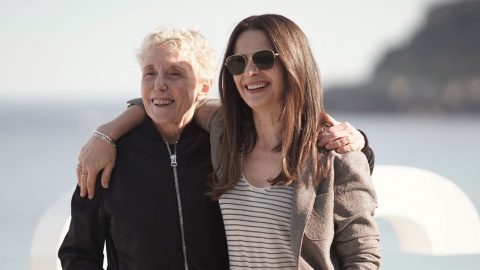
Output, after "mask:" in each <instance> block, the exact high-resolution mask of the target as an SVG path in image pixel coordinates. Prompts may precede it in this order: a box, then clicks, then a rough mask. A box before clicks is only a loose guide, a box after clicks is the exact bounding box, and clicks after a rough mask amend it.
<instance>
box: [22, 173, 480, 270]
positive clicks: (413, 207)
mask: <svg viewBox="0 0 480 270" xmlns="http://www.w3.org/2000/svg"><path fill="white" fill-rule="evenodd" d="M372 178H373V183H374V186H375V189H376V190H377V194H378V201H379V208H378V209H377V211H376V217H378V218H382V219H385V220H386V221H388V222H389V223H390V224H391V226H392V227H393V228H394V230H395V232H396V233H397V235H398V239H399V243H400V248H401V250H402V252H406V253H417V254H426V255H461V254H480V217H479V215H478V212H477V210H476V209H475V206H474V205H473V203H472V201H471V200H470V199H469V198H468V196H467V195H466V194H465V193H464V192H463V191H462V190H461V189H460V188H459V187H458V186H456V185H455V184H454V183H453V182H451V181H450V180H448V179H446V178H445V177H442V176H440V175H438V174H435V173H433V172H430V171H426V170H422V169H417V168H412V167H403V166H385V165H377V166H375V171H374V173H373V176H372ZM72 193H73V191H72V192H66V193H65V194H64V195H63V196H62V197H60V198H59V199H58V200H57V201H56V202H55V203H54V204H52V205H51V206H50V208H49V209H48V210H47V211H46V212H45V214H44V215H43V216H42V218H41V219H40V221H39V223H38V225H37V228H36V231H35V234H34V237H33V242H32V247H31V255H30V265H31V270H52V269H58V270H60V269H61V266H60V262H59V260H58V258H57V252H58V248H59V246H60V244H61V242H62V241H63V238H64V236H65V234H66V232H67V230H68V226H69V223H70V200H71V196H72ZM105 261H106V260H105ZM105 266H106V262H105Z"/></svg>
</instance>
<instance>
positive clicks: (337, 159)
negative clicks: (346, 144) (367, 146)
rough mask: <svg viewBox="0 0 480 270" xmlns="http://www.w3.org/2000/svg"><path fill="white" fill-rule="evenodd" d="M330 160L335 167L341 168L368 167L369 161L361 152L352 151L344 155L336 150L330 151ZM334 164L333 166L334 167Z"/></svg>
mask: <svg viewBox="0 0 480 270" xmlns="http://www.w3.org/2000/svg"><path fill="white" fill-rule="evenodd" d="M329 155H330V160H331V162H333V164H335V166H340V168H341V167H357V166H367V167H368V161H367V158H366V157H365V155H364V154H363V153H362V152H361V151H351V152H347V153H344V154H340V153H337V151H335V150H331V151H329ZM333 164H332V165H333Z"/></svg>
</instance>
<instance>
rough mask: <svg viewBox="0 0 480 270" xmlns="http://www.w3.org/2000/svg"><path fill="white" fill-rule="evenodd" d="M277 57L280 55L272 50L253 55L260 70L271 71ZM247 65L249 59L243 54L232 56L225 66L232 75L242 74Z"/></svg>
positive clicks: (253, 60)
mask: <svg viewBox="0 0 480 270" xmlns="http://www.w3.org/2000/svg"><path fill="white" fill-rule="evenodd" d="M275 56H278V53H274V52H273V51H272V50H260V51H256V52H254V53H253V54H252V62H253V64H254V65H255V66H256V67H257V68H258V69H260V70H266V69H270V68H272V67H273V64H274V62H275ZM247 63H248V59H247V58H246V57H245V56H243V55H241V54H235V55H230V56H229V57H227V60H225V66H227V69H228V71H229V72H230V74H232V75H240V74H242V73H243V72H244V71H245V67H246V66H247Z"/></svg>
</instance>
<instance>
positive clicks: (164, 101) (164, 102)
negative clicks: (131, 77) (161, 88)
mask: <svg viewBox="0 0 480 270" xmlns="http://www.w3.org/2000/svg"><path fill="white" fill-rule="evenodd" d="M152 102H153V105H156V106H166V105H170V104H172V103H174V102H175V100H171V99H152Z"/></svg>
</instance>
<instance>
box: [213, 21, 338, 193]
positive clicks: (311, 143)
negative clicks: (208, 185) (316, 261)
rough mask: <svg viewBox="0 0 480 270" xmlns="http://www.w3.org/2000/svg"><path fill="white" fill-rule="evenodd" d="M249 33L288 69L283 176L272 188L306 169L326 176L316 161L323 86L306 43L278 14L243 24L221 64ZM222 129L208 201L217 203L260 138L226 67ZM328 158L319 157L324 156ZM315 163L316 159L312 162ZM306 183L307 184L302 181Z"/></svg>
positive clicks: (222, 71)
mask: <svg viewBox="0 0 480 270" xmlns="http://www.w3.org/2000/svg"><path fill="white" fill-rule="evenodd" d="M247 30H261V31H263V32H264V33H265V34H266V35H267V37H268V38H269V40H270V42H271V43H272V44H273V46H274V50H275V52H276V53H278V54H279V60H280V61H281V64H282V66H283V68H284V69H285V74H286V78H285V89H284V91H283V94H282V97H281V104H280V106H282V108H283V109H282V112H281V116H280V119H281V121H282V122H283V138H282V140H281V141H280V142H279V144H278V145H277V146H276V147H275V148H274V149H273V150H275V151H282V156H283V159H282V171H281V173H280V174H279V175H278V176H277V177H276V178H274V179H271V180H270V183H271V184H272V185H289V184H290V183H292V182H293V181H295V180H296V179H298V178H300V173H301V170H302V168H305V167H306V166H307V164H310V165H311V166H312V168H313V174H314V179H317V177H316V176H317V174H318V173H319V172H320V171H322V170H326V168H325V166H324V164H322V162H318V160H320V159H319V158H318V154H319V153H318V150H317V146H316V139H317V135H318V134H319V132H320V131H321V130H322V128H324V127H325V126H327V125H328V126H329V125H330V123H327V122H326V118H325V111H324V108H323V94H322V91H323V90H322V84H321V81H320V74H319V71H318V67H317V64H316V62H315V59H314V58H313V54H312V52H311V49H310V46H309V44H308V40H307V37H306V36H305V34H304V33H303V31H302V30H301V29H300V28H299V27H298V26H297V25H296V24H295V23H294V22H293V21H291V20H290V19H288V18H286V17H284V16H281V15H276V14H265V15H259V16H251V17H248V18H246V19H244V20H242V21H241V22H240V23H239V24H238V25H237V26H236V27H235V29H234V30H233V32H232V34H231V35H230V39H229V41H228V45H227V48H226V50H225V55H224V57H223V62H225V60H226V58H227V57H228V56H230V55H232V54H233V49H234V46H235V43H236V41H237V38H238V36H239V35H240V34H241V33H243V32H245V31H247ZM218 83H219V92H220V98H221V101H222V114H223V121H224V123H223V124H224V125H223V127H224V129H223V134H222V139H221V142H220V151H219V152H218V160H219V162H218V163H219V164H218V166H216V168H215V170H214V174H213V176H214V181H213V182H212V191H211V192H210V195H211V196H212V198H214V199H218V198H219V197H220V196H221V195H222V194H223V193H224V192H226V191H228V190H230V189H232V188H233V187H234V186H235V185H236V183H237V181H238V180H239V179H240V177H241V166H240V160H239V158H238V151H239V149H240V147H241V145H242V144H244V143H245V151H251V150H252V149H253V148H254V147H255V141H256V138H257V134H256V131H255V124H254V121H253V114H252V109H251V108H250V107H249V106H248V105H247V104H246V103H245V102H244V101H243V99H242V98H241V97H240V94H239V92H238V90H237V87H236V85H235V82H234V80H233V76H232V75H231V74H230V73H229V72H228V70H227V69H226V67H225V66H224V65H222V67H221V69H220V78H219V82H218ZM323 153H325V151H321V152H320V154H323ZM310 157H312V159H310ZM304 181H307V180H304Z"/></svg>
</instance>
